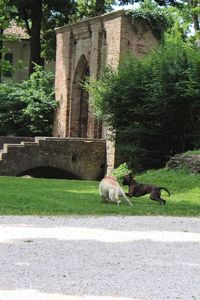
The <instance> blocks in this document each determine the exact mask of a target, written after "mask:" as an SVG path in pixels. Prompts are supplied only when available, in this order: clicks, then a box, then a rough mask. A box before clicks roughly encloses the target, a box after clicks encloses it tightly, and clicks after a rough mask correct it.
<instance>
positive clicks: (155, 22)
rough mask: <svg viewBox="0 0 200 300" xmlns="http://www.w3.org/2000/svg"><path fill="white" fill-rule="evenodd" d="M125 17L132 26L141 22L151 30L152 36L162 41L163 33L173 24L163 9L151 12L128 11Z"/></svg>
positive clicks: (140, 10)
mask: <svg viewBox="0 0 200 300" xmlns="http://www.w3.org/2000/svg"><path fill="white" fill-rule="evenodd" d="M126 15H127V16H128V18H129V19H130V21H131V23H132V24H133V25H135V24H136V23H137V22H141V21H143V22H144V23H145V24H146V25H147V26H149V27H150V28H151V30H152V32H153V35H154V36H155V38H156V39H158V40H163V38H164V33H165V32H166V31H167V29H168V28H170V27H171V26H172V23H173V21H172V18H171V17H170V15H169V14H167V13H166V11H165V10H164V9H156V10H153V11H145V10H142V9H136V10H128V11H127V12H126Z"/></svg>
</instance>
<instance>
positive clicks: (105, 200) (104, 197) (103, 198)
mask: <svg viewBox="0 0 200 300" xmlns="http://www.w3.org/2000/svg"><path fill="white" fill-rule="evenodd" d="M101 200H102V202H104V203H108V202H109V199H108V198H106V196H104V195H101Z"/></svg>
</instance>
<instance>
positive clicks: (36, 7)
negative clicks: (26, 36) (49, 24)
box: [29, 0, 43, 75]
mask: <svg viewBox="0 0 200 300" xmlns="http://www.w3.org/2000/svg"><path fill="white" fill-rule="evenodd" d="M41 21H42V0H36V1H33V4H32V15H31V22H32V25H31V38H30V52H31V53H30V66H29V75H31V74H32V73H33V72H34V66H35V65H34V64H37V65H43V61H42V59H41V39H40V34H41Z"/></svg>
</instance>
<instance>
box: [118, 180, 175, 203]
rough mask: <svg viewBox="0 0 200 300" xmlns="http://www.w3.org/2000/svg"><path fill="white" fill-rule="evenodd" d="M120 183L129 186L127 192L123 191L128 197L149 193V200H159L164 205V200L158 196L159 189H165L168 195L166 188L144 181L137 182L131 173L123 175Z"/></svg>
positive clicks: (159, 193)
mask: <svg viewBox="0 0 200 300" xmlns="http://www.w3.org/2000/svg"><path fill="white" fill-rule="evenodd" d="M122 184H123V185H128V186H129V191H128V193H125V194H126V196H128V197H133V196H134V197H140V196H144V195H146V194H150V199H151V200H155V201H159V202H160V204H164V205H165V203H166V201H165V200H164V199H162V198H161V197H160V196H161V190H165V191H166V192H167V193H168V194H169V196H170V192H169V191H168V190H167V189H166V188H164V187H157V186H155V185H151V184H146V183H138V182H136V181H135V179H134V178H133V176H132V174H129V175H125V176H124V177H123V181H122Z"/></svg>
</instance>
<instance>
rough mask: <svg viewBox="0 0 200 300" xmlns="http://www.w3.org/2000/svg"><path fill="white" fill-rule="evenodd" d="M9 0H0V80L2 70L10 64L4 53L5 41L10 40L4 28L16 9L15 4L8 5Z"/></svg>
mask: <svg viewBox="0 0 200 300" xmlns="http://www.w3.org/2000/svg"><path fill="white" fill-rule="evenodd" d="M8 1H9V0H0V82H1V75H2V71H4V69H5V68H6V67H9V66H8V63H7V62H6V61H5V60H4V54H5V52H6V49H5V47H4V42H5V41H6V40H9V38H8V37H7V36H5V35H4V30H5V29H6V28H7V27H8V26H9V23H10V18H11V14H12V13H14V12H15V11H16V9H15V7H14V6H9V5H8Z"/></svg>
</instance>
